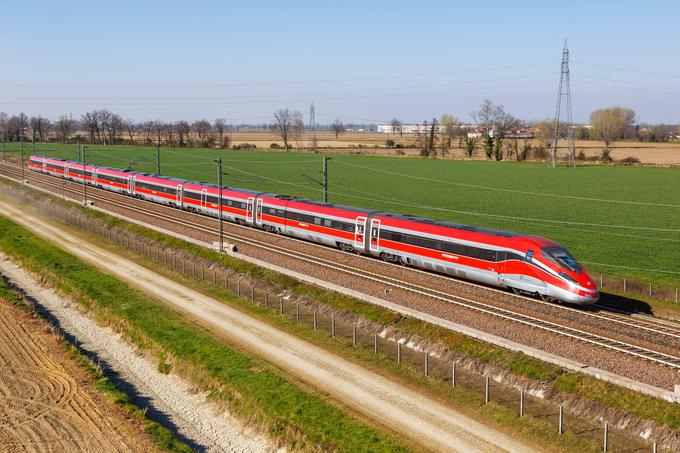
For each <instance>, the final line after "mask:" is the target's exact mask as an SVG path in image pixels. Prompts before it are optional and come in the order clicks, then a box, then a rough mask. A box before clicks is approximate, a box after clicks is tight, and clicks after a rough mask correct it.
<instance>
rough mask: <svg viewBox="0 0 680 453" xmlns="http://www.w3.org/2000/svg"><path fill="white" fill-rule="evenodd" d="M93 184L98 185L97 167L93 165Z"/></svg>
mask: <svg viewBox="0 0 680 453" xmlns="http://www.w3.org/2000/svg"><path fill="white" fill-rule="evenodd" d="M92 185H93V186H96V185H97V167H92Z"/></svg>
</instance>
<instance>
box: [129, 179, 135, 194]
mask: <svg viewBox="0 0 680 453" xmlns="http://www.w3.org/2000/svg"><path fill="white" fill-rule="evenodd" d="M127 185H128V187H127V191H128V194H130V195H132V194H133V193H135V177H134V175H130V176H128V184H127Z"/></svg>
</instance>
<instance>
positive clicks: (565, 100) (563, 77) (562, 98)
mask: <svg viewBox="0 0 680 453" xmlns="http://www.w3.org/2000/svg"><path fill="white" fill-rule="evenodd" d="M553 132H554V134H555V135H554V140H553V148H552V151H551V153H550V163H549V165H550V166H552V167H554V166H555V165H556V164H557V142H558V141H559V140H563V141H566V142H567V160H568V161H569V165H573V166H576V160H575V159H574V124H573V120H572V116H571V90H570V84H569V49H568V48H567V40H566V39H565V40H564V47H563V48H562V68H561V72H560V88H559V90H558V92H557V107H556V108H555V125H554V131H553Z"/></svg>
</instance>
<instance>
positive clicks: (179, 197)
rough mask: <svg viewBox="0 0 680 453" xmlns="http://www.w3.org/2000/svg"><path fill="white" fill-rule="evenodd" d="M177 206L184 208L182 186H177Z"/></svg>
mask: <svg viewBox="0 0 680 453" xmlns="http://www.w3.org/2000/svg"><path fill="white" fill-rule="evenodd" d="M175 202H176V203H177V206H179V207H181V206H182V184H177V194H176V195H175Z"/></svg>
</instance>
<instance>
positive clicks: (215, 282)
mask: <svg viewBox="0 0 680 453" xmlns="http://www.w3.org/2000/svg"><path fill="white" fill-rule="evenodd" d="M213 285H215V286H217V271H213Z"/></svg>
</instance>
